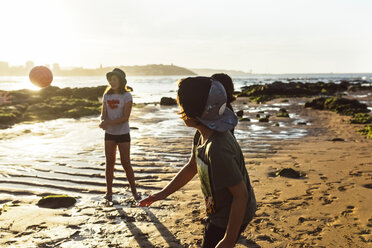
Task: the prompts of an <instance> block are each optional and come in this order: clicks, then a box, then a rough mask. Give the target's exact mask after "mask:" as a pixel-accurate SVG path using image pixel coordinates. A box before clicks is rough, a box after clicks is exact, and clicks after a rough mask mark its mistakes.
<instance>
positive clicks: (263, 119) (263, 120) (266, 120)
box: [258, 117, 269, 122]
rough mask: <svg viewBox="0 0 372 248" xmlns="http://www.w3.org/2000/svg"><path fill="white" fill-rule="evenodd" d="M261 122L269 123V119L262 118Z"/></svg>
mask: <svg viewBox="0 0 372 248" xmlns="http://www.w3.org/2000/svg"><path fill="white" fill-rule="evenodd" d="M258 121H259V122H269V118H267V117H262V118H259V119H258Z"/></svg>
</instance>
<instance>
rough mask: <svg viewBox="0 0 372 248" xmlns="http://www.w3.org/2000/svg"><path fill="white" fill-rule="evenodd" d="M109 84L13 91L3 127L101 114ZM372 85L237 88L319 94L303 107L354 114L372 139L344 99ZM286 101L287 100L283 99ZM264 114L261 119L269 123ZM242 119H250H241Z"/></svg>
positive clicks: (256, 94)
mask: <svg viewBox="0 0 372 248" xmlns="http://www.w3.org/2000/svg"><path fill="white" fill-rule="evenodd" d="M105 89H106V86H97V87H84V88H58V87H54V86H50V87H47V88H44V89H41V90H40V91H31V90H26V89H24V90H17V91H10V92H9V95H10V97H11V99H12V101H11V104H7V105H3V106H0V128H8V127H11V126H12V125H14V124H16V123H21V122H28V121H45V120H53V119H58V118H80V117H85V116H92V115H99V114H100V112H101V98H102V95H103V92H104V91H105ZM371 91H372V86H371V85H370V84H368V82H366V81H346V80H344V81H341V82H340V83H338V84H336V83H334V82H328V83H324V82H321V81H319V82H317V83H303V82H296V81H291V82H289V83H283V82H281V81H275V82H273V83H272V84H265V85H258V84H257V85H251V86H245V87H242V89H241V91H236V92H235V95H236V96H237V97H248V99H249V100H250V101H253V102H256V103H265V102H267V101H270V100H273V99H276V98H296V97H317V98H315V99H313V100H312V101H311V102H308V103H306V104H305V106H304V107H311V108H314V109H326V110H331V111H335V112H337V113H339V114H342V115H350V116H353V118H352V119H351V121H350V122H351V123H353V124H365V126H364V127H363V129H361V130H360V133H362V134H364V135H366V136H367V137H368V138H372V131H371V130H372V126H371V124H372V117H371V115H370V114H369V112H370V110H369V109H368V108H367V105H366V104H363V103H360V102H359V101H358V100H356V99H347V98H344V97H343V96H345V95H346V94H348V93H355V92H371ZM159 100H160V104H161V105H176V100H175V99H172V98H168V97H163V98H161V99H159ZM282 101H283V102H284V101H287V100H286V99H284V100H282ZM277 117H288V113H287V112H286V110H285V109H282V111H279V113H278V114H277ZM268 119H269V117H268V116H265V117H263V118H261V120H260V121H262V122H268ZM240 120H241V121H249V120H248V119H247V118H240Z"/></svg>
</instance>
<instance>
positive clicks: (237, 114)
mask: <svg viewBox="0 0 372 248" xmlns="http://www.w3.org/2000/svg"><path fill="white" fill-rule="evenodd" d="M243 114H244V111H243V110H239V111H238V112H236V116H238V117H243Z"/></svg>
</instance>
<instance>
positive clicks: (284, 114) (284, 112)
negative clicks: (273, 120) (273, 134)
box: [276, 108, 289, 117]
mask: <svg viewBox="0 0 372 248" xmlns="http://www.w3.org/2000/svg"><path fill="white" fill-rule="evenodd" d="M276 116H277V117H289V114H288V112H287V110H286V109H284V108H281V109H279V113H277V114H276Z"/></svg>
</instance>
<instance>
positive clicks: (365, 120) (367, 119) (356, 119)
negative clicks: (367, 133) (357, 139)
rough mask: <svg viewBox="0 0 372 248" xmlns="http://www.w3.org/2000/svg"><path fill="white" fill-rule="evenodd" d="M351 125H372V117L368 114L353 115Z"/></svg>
mask: <svg viewBox="0 0 372 248" xmlns="http://www.w3.org/2000/svg"><path fill="white" fill-rule="evenodd" d="M350 123H352V124H370V123H372V116H371V115H369V114H366V113H357V114H354V115H353V118H351V120H350Z"/></svg>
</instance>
